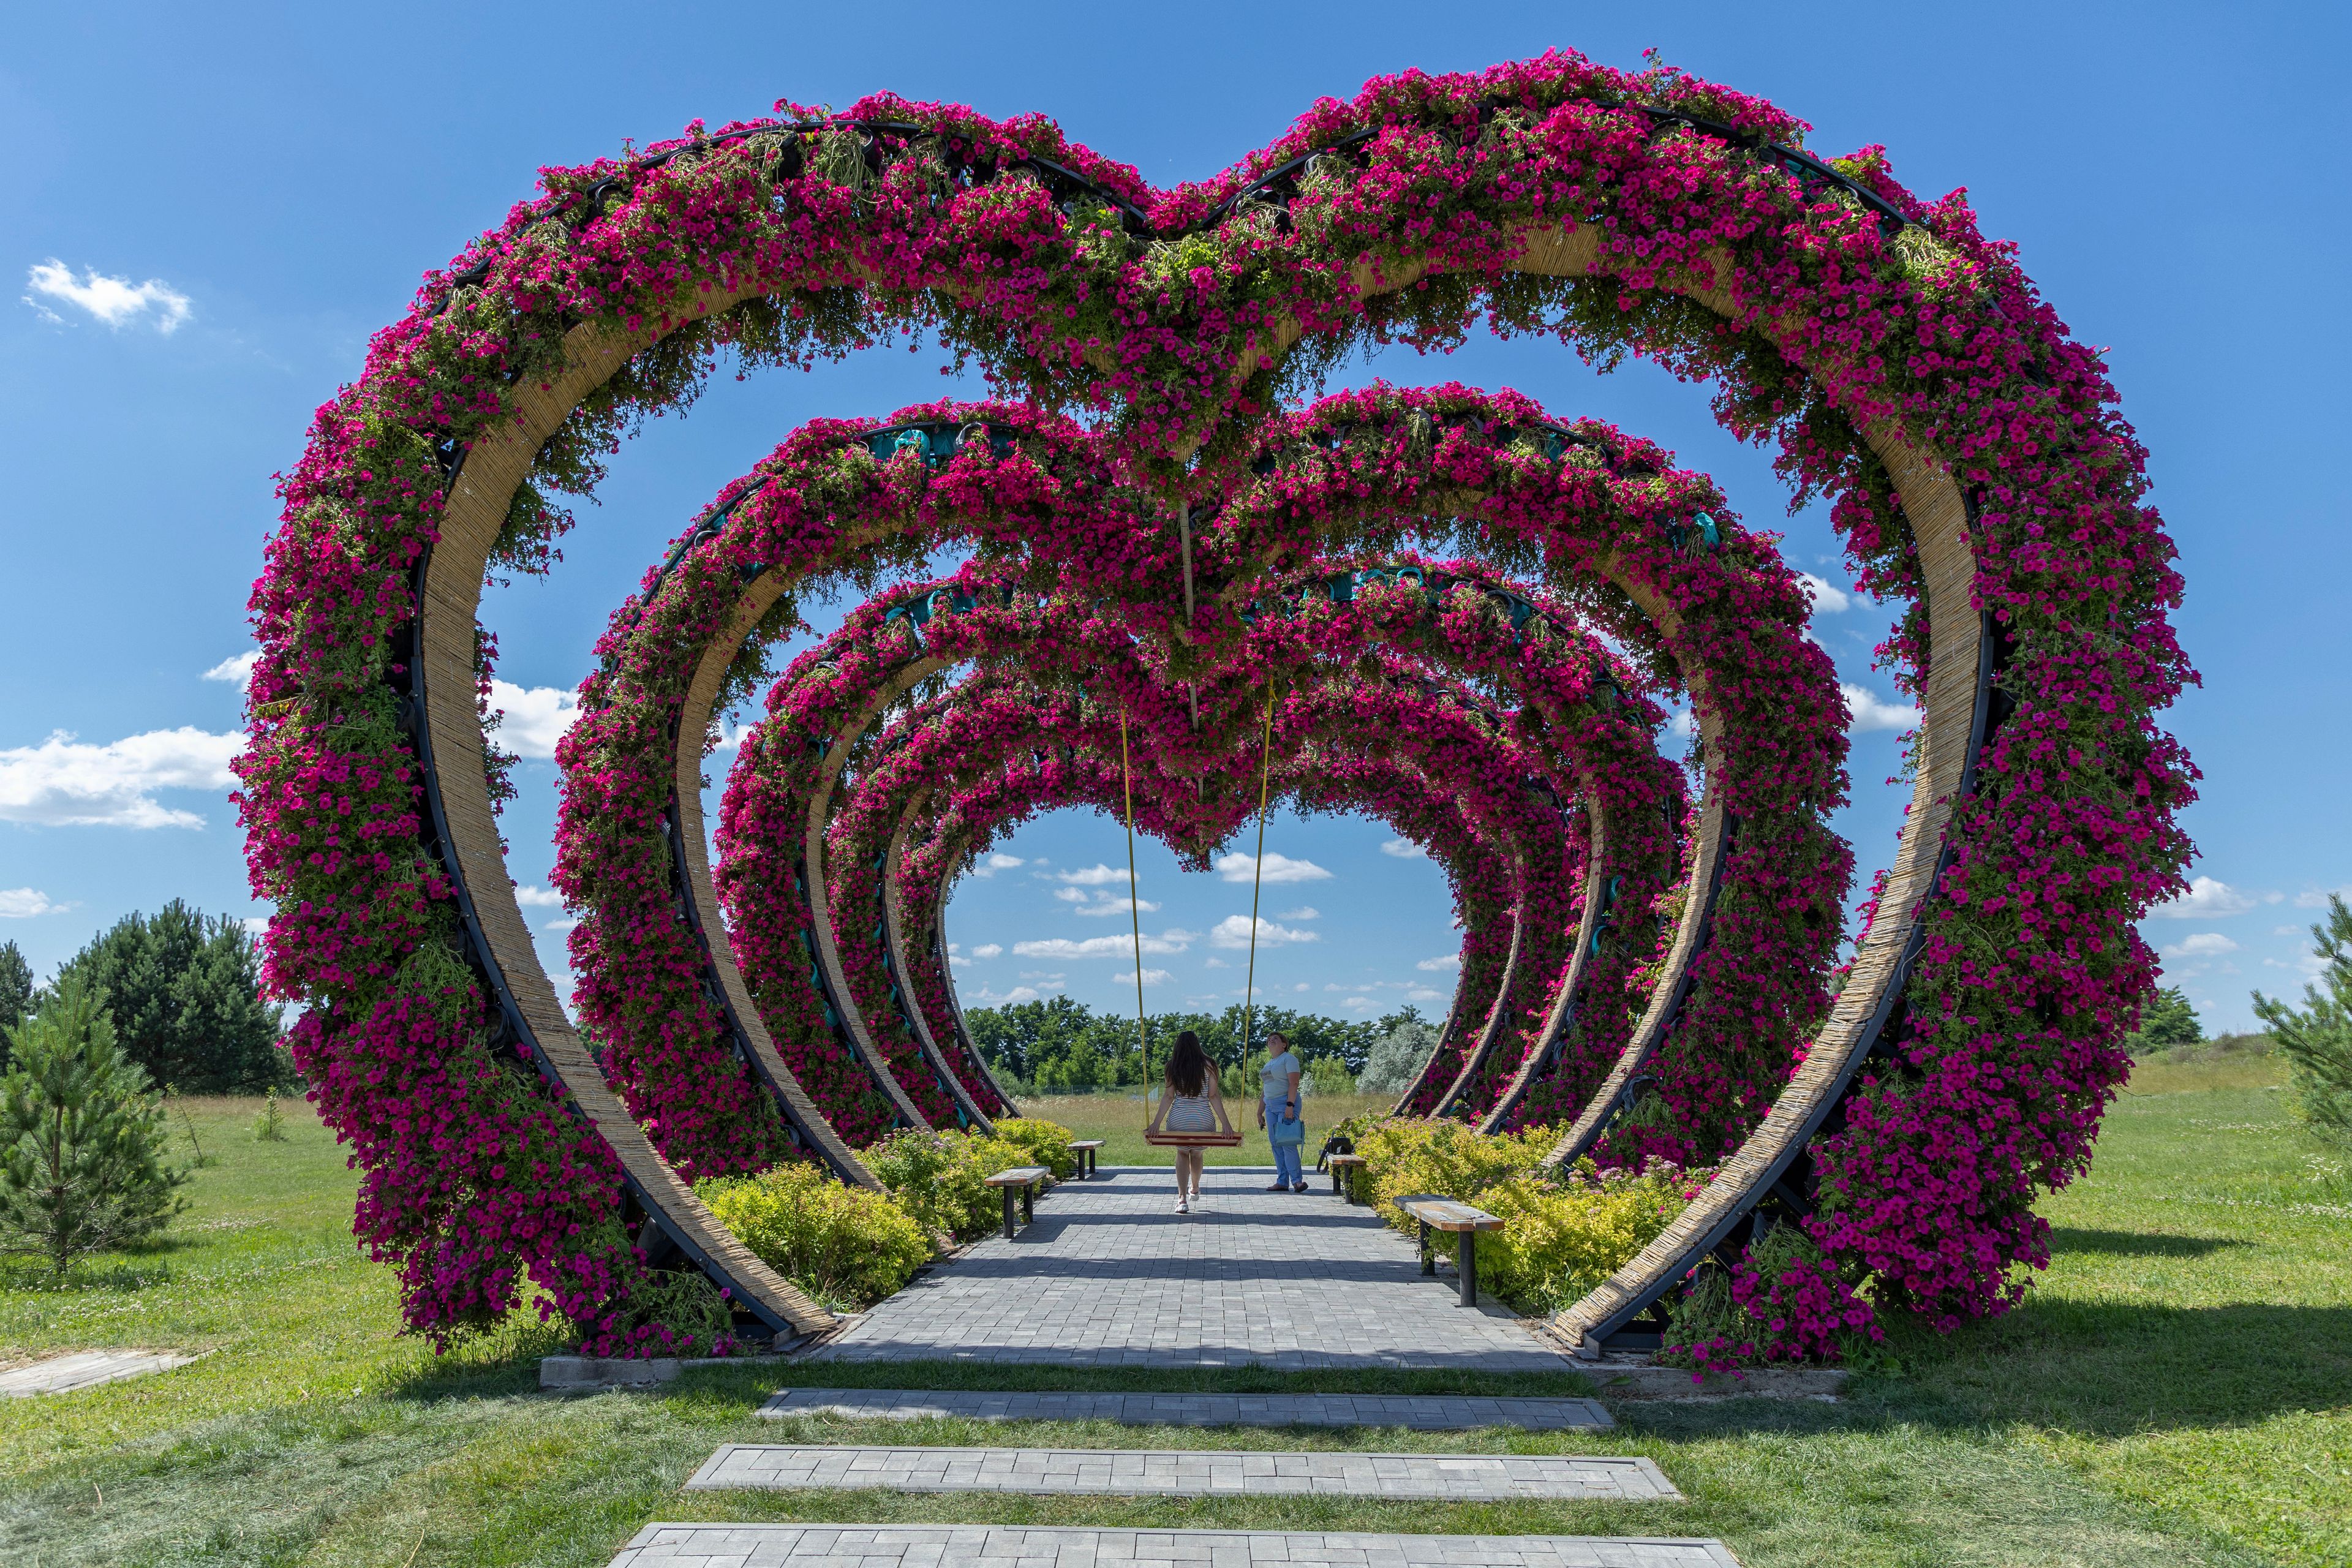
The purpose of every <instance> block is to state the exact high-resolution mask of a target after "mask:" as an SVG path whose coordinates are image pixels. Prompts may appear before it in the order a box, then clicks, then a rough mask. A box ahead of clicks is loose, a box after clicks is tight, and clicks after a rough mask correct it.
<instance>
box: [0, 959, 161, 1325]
mask: <svg viewBox="0 0 2352 1568" xmlns="http://www.w3.org/2000/svg"><path fill="white" fill-rule="evenodd" d="M10 1038H11V1044H12V1047H13V1051H12V1056H13V1058H14V1061H13V1065H12V1066H11V1067H10V1068H9V1070H8V1073H7V1076H6V1077H5V1078H0V1251H8V1252H16V1253H29V1254H34V1255H37V1256H39V1257H43V1258H47V1259H48V1263H49V1270H50V1274H51V1277H52V1278H53V1279H63V1278H64V1276H65V1273H66V1270H67V1269H68V1268H70V1267H71V1266H72V1265H73V1262H74V1260H75V1259H76V1258H81V1257H83V1256H85V1255H87V1254H89V1253H92V1252H99V1251H103V1250H108V1249H112V1248H118V1247H127V1246H130V1245H131V1244H132V1243H134V1242H138V1241H141V1240H143V1239H144V1238H145V1237H149V1236H151V1235H152V1234H153V1233H154V1232H156V1231H158V1230H161V1229H162V1228H163V1226H166V1225H169V1224H170V1223H171V1222H172V1219H173V1216H174V1215H178V1214H179V1213H180V1212H181V1210H183V1209H184V1208H185V1207H186V1206H187V1201H186V1200H185V1199H184V1198H183V1197H181V1196H179V1195H178V1190H179V1188H180V1187H181V1186H182V1185H183V1184H185V1183H186V1181H187V1179H188V1176H187V1173H186V1172H185V1171H183V1170H178V1169H174V1168H173V1167H171V1166H169V1165H167V1164H165V1163H164V1159H163V1152H164V1142H165V1140H166V1138H167V1137H168V1133H167V1132H166V1131H165V1128H164V1122H163V1104H162V1101H161V1100H159V1099H158V1098H157V1096H156V1095H155V1094H154V1093H153V1092H152V1089H150V1087H149V1084H148V1080H147V1075H146V1074H145V1073H143V1072H142V1071H140V1070H139V1068H138V1067H137V1066H136V1065H135V1064H134V1063H132V1062H131V1059H130V1058H128V1057H127V1056H126V1055H125V1054H124V1053H123V1051H122V1049H121V1047H120V1046H118V1045H117V1044H116V1043H115V1037H114V1027H113V1025H112V1024H111V1022H110V1020H109V1019H108V1017H107V1014H106V1007H105V998H104V996H103V994H100V993H99V992H97V991H95V990H93V989H92V988H91V987H90V986H89V985H88V984H86V983H84V982H83V980H82V979H81V978H80V976H79V975H68V976H66V977H65V978H64V979H62V980H60V981H59V982H58V985H57V987H56V988H55V989H54V990H52V991H50V992H49V993H48V994H47V995H46V996H45V997H44V998H43V999H42V1001H41V1004H40V1005H39V1007H38V1008H37V1010H36V1011H35V1012H34V1014H33V1016H32V1017H31V1018H29V1019H27V1020H26V1022H24V1023H22V1024H20V1025H18V1026H16V1029H15V1031H14V1032H13V1034H12V1035H11V1037H10Z"/></svg>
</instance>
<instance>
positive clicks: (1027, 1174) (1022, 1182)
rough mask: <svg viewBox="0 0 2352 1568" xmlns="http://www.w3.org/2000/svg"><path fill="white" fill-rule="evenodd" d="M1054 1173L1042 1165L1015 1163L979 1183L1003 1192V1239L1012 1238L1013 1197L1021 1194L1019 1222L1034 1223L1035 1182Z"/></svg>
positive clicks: (1035, 1210)
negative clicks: (1008, 1168) (1006, 1169)
mask: <svg viewBox="0 0 2352 1568" xmlns="http://www.w3.org/2000/svg"><path fill="white" fill-rule="evenodd" d="M1052 1174H1053V1172H1051V1171H1049V1170H1047V1169H1045V1166H1043V1165H1015V1166H1013V1168H1012V1169H1011V1170H1009V1171H999V1172H997V1173H996V1174H994V1175H992V1176H990V1177H988V1178H987V1179H986V1180H984V1181H983V1182H982V1183H981V1185H982V1186H986V1187H995V1188H997V1189H999V1190H1000V1191H1002V1192H1003V1194H1004V1239H1005V1240H1007V1241H1011V1240H1012V1239H1013V1194H1015V1193H1018V1194H1020V1195H1021V1223H1022V1224H1023V1225H1034V1223H1036V1219H1037V1184H1038V1183H1040V1182H1042V1181H1044V1180H1045V1178H1046V1177H1048V1176H1050V1175H1052Z"/></svg>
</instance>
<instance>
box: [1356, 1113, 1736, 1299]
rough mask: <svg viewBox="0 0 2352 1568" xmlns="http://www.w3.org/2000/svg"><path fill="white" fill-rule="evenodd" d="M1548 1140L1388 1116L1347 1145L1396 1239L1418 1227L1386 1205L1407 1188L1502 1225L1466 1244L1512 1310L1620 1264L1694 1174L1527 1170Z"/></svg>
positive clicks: (1676, 1204) (1582, 1286)
mask: <svg viewBox="0 0 2352 1568" xmlns="http://www.w3.org/2000/svg"><path fill="white" fill-rule="evenodd" d="M1556 1142H1559V1134H1558V1133H1557V1132H1556V1131H1553V1130H1552V1129H1550V1128H1548V1127H1530V1128H1528V1129H1527V1130H1526V1131H1521V1132H1516V1133H1512V1132H1504V1133H1496V1134H1491V1135H1482V1134H1480V1133H1477V1132H1474V1131H1471V1130H1470V1129H1468V1128H1466V1127H1464V1126H1463V1125H1461V1124H1460V1123H1459V1122H1455V1121H1403V1120H1398V1121H1383V1122H1381V1123H1380V1124H1379V1125H1378V1126H1375V1127H1372V1128H1370V1129H1368V1130H1366V1131H1364V1132H1362V1133H1361V1134H1360V1135H1359V1136H1358V1137H1357V1139H1356V1152H1357V1153H1359V1154H1361V1155H1363V1156H1364V1159H1365V1166H1364V1171H1363V1173H1362V1174H1363V1176H1364V1177H1365V1178H1368V1179H1369V1181H1370V1192H1371V1194H1372V1197H1373V1201H1374V1202H1376V1203H1377V1204H1379V1205H1380V1206H1381V1217H1382V1218H1383V1219H1385V1220H1387V1221H1388V1223H1389V1224H1390V1225H1391V1226H1395V1227H1396V1228H1397V1229H1399V1230H1401V1231H1403V1232H1404V1233H1405V1234H1406V1235H1408V1236H1411V1235H1413V1234H1415V1233H1416V1232H1417V1231H1418V1229H1419V1226H1417V1225H1416V1224H1415V1223H1414V1221H1413V1219H1412V1216H1411V1215H1407V1214H1406V1213H1405V1212H1404V1211H1403V1210H1402V1209H1400V1208H1398V1207H1397V1206H1396V1199H1397V1198H1398V1197H1400V1196H1401V1195H1402V1194H1407V1193H1428V1194H1433V1195H1435V1196H1438V1197H1447V1198H1455V1199H1459V1200H1460V1201H1461V1202H1464V1203H1469V1204H1475V1205H1478V1206H1479V1207H1480V1208H1483V1209H1485V1210H1486V1212H1487V1213H1488V1214H1491V1215H1495V1216H1496V1217H1497V1218H1499V1219H1501V1220H1502V1221H1503V1222H1504V1226H1503V1228H1502V1229H1501V1230H1498V1231H1487V1232H1485V1233H1483V1234H1481V1235H1480V1236H1479V1237H1478V1272H1479V1277H1480V1278H1481V1279H1484V1280H1485V1281H1486V1286H1487V1288H1488V1289H1491V1290H1493V1291H1494V1292H1495V1294H1496V1295H1497V1296H1500V1297H1501V1298H1502V1299H1503V1300H1506V1301H1508V1302H1510V1303H1511V1305H1512V1306H1514V1307H1516V1308H1517V1309H1518V1310H1520V1311H1523V1312H1549V1311H1556V1310H1559V1308H1561V1307H1564V1306H1566V1305H1568V1304H1569V1303H1570V1302H1571V1301H1573V1300H1576V1299H1577V1298H1579V1297H1580V1296H1582V1295H1584V1294H1585V1293H1586V1292H1588V1291H1590V1290H1591V1289H1592V1288H1593V1287H1595V1286H1597V1285H1599V1284H1600V1283H1601V1281H1602V1280H1604V1279H1608V1278H1609V1276H1611V1275H1612V1274H1614V1273H1615V1272H1617V1270H1618V1269H1619V1268H1622V1267H1623V1266H1624V1265H1625V1264H1626V1263H1627V1262H1628V1261H1630V1260H1631V1259H1632V1258H1633V1255H1634V1254H1635V1253H1637V1252H1639V1251H1641V1250H1642V1248H1643V1247H1646V1246H1648V1245H1649V1244H1650V1241H1651V1239H1652V1238H1653V1237H1655V1236H1657V1234H1658V1233H1659V1232H1660V1231H1662V1230H1664V1229H1665V1227H1666V1226H1667V1224H1668V1223H1669V1222H1670V1221H1672V1220H1673V1218H1674V1217H1675V1215H1678V1214H1680V1213H1681V1212H1682V1210H1683V1207H1684V1205H1685V1204H1687V1203H1688V1202H1689V1201H1690V1198H1691V1195H1692V1194H1693V1193H1694V1192H1695V1191H1696V1187H1697V1185H1698V1184H1701V1183H1702V1182H1704V1180H1705V1177H1704V1176H1703V1175H1698V1176H1695V1175H1692V1174H1689V1173H1685V1172H1682V1171H1678V1170H1675V1169H1674V1168H1673V1167H1671V1166H1666V1167H1662V1168H1660V1169H1659V1170H1658V1171H1657V1172H1656V1173H1654V1174H1651V1175H1645V1176H1631V1175H1626V1174H1624V1173H1620V1172H1613V1171H1612V1172H1606V1173H1596V1172H1595V1171H1594V1170H1593V1168H1592V1163H1591V1161H1589V1160H1580V1161H1579V1162H1578V1163H1577V1164H1576V1167H1575V1169H1573V1170H1571V1171H1563V1172H1560V1173H1557V1175H1555V1176H1553V1177H1551V1178H1549V1179H1548V1178H1546V1177H1545V1176H1543V1175H1542V1174H1539V1173H1538V1171H1537V1166H1538V1164H1540V1163H1542V1160H1543V1157H1544V1155H1545V1154H1547V1153H1549V1152H1550V1150H1551V1147H1552V1145H1553V1144H1554V1143H1556Z"/></svg>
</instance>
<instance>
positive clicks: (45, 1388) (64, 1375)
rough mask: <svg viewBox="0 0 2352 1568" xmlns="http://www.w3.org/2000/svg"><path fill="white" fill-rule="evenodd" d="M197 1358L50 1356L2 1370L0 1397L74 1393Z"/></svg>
mask: <svg viewBox="0 0 2352 1568" xmlns="http://www.w3.org/2000/svg"><path fill="white" fill-rule="evenodd" d="M195 1359H196V1358H195V1357H194V1356H192V1355H180V1354H177V1353H176V1352H172V1351H78V1352H75V1353H74V1354H72V1355H60V1356H51V1357H50V1358H49V1359H48V1360H47V1361H37V1362H35V1363H33V1364H32V1365H30V1366H20V1367H18V1368H17V1369H16V1371H14V1372H7V1373H0V1397H5V1398H14V1399H29V1398H31V1397H32V1396H33V1395H34V1394H71V1393H73V1392H75V1391H76V1390H78V1389H83V1388H96V1387H97V1386H98V1385H99V1384H101V1383H113V1382H116V1381H118V1380H119V1379H121V1378H126V1377H139V1376H142V1375H143V1374H144V1373H151V1372H169V1371H171V1370H172V1369H173V1367H175V1366H185V1365H187V1364H188V1363H190V1362H192V1361H194V1360H195Z"/></svg>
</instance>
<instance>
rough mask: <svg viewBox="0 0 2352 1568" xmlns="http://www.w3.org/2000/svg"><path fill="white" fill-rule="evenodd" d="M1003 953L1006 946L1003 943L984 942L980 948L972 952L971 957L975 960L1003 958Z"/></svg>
mask: <svg viewBox="0 0 2352 1568" xmlns="http://www.w3.org/2000/svg"><path fill="white" fill-rule="evenodd" d="M1003 952H1004V944H1003V942H982V943H981V944H980V945H979V946H978V947H975V948H973V949H972V950H971V955H972V956H973V957H974V958H996V957H999V956H1001V955H1002V954H1003Z"/></svg>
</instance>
